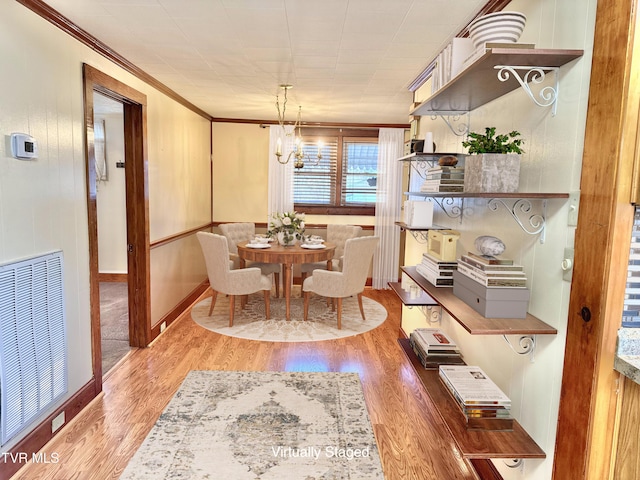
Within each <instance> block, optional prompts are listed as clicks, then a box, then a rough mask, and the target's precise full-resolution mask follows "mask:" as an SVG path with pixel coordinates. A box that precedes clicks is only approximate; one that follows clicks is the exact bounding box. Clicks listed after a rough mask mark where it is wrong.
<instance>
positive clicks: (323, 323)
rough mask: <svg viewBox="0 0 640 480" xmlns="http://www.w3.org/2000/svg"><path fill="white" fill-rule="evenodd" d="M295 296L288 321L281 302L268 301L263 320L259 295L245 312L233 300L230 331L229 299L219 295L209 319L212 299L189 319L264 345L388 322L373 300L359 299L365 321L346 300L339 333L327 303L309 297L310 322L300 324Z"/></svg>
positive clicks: (299, 302) (355, 305) (300, 303)
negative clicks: (268, 311) (261, 341)
mask: <svg viewBox="0 0 640 480" xmlns="http://www.w3.org/2000/svg"><path fill="white" fill-rule="evenodd" d="M296 290H297V292H296V296H295V297H294V298H292V299H291V320H289V321H286V320H285V318H286V316H285V313H286V306H285V302H284V298H273V297H272V298H271V319H270V320H265V317H264V297H263V296H262V294H261V293H258V294H253V295H249V302H248V303H247V305H246V306H245V308H244V309H241V308H240V306H239V303H240V302H239V300H236V311H235V316H234V319H233V327H229V298H228V297H226V296H224V295H218V299H217V301H216V306H215V307H214V309H213V314H212V316H211V317H209V316H208V314H209V307H210V305H211V298H210V297H208V298H205V299H204V300H202V301H201V302H198V303H197V304H196V305H194V307H193V308H192V310H191V318H193V320H194V321H195V322H196V323H197V324H198V325H200V326H202V327H204V328H206V329H209V330H212V331H214V332H216V333H220V334H222V335H228V336H230V337H239V338H246V339H250V340H263V341H267V342H313V341H318V340H332V339H336V338H344V337H350V336H352V335H358V334H360V333H364V332H368V331H369V330H373V329H374V328H376V327H377V326H379V325H381V324H382V323H383V322H384V321H385V320H386V318H387V310H386V309H385V308H384V307H383V306H382V305H380V304H379V303H378V302H376V301H375V300H372V299H370V298H367V297H364V296H363V297H362V305H363V308H364V314H365V318H366V320H364V321H363V320H362V316H361V315H360V309H359V308H358V299H357V298H356V297H350V298H345V299H344V300H343V301H342V329H340V330H338V317H337V316H336V312H334V311H332V309H331V307H327V300H326V298H324V297H320V296H318V295H312V296H311V299H310V301H309V319H308V320H307V321H306V322H305V321H303V320H302V319H303V301H302V298H300V297H299V288H297V289H296Z"/></svg>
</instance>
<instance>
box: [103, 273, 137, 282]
mask: <svg viewBox="0 0 640 480" xmlns="http://www.w3.org/2000/svg"><path fill="white" fill-rule="evenodd" d="M128 279H129V277H128V275H127V274H126V273H99V274H98V281H99V282H123V283H126V282H127V281H128Z"/></svg>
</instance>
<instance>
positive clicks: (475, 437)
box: [398, 338, 546, 460]
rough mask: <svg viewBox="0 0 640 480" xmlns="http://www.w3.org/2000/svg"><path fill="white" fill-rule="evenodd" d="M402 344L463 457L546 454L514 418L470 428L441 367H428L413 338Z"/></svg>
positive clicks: (487, 457) (399, 342) (515, 456)
mask: <svg viewBox="0 0 640 480" xmlns="http://www.w3.org/2000/svg"><path fill="white" fill-rule="evenodd" d="M398 344H399V345H400V348H402V351H403V352H404V354H405V356H406V357H407V359H408V360H409V362H410V363H411V366H412V367H413V370H414V372H415V373H416V375H417V377H418V378H419V380H420V382H421V383H422V385H423V387H424V389H425V392H426V394H427V395H428V396H429V398H430V399H431V402H432V403H433V405H434V406H435V407H436V410H437V411H438V414H439V415H440V417H441V418H442V420H443V422H444V423H445V425H446V426H447V428H448V430H449V433H450V434H451V436H452V437H453V440H454V442H455V443H456V445H457V446H458V449H459V450H460V453H461V455H462V457H463V458H465V459H467V460H471V459H489V458H546V454H545V453H544V451H543V450H542V449H541V448H540V447H539V446H538V444H537V443H536V442H535V441H534V440H533V439H532V438H531V437H530V436H529V434H528V433H527V432H526V431H525V430H524V429H523V428H522V426H521V425H520V424H519V423H518V422H517V421H515V420H514V422H513V423H514V427H513V430H509V431H503V430H467V428H466V425H465V420H464V415H463V414H462V411H461V410H460V408H459V407H458V405H457V403H456V402H455V400H454V399H453V397H452V396H451V394H450V393H449V392H448V391H447V389H446V387H445V386H444V385H443V384H442V382H441V381H440V379H439V377H438V371H437V370H427V369H425V368H424V367H423V366H422V365H421V364H420V361H419V360H418V357H417V356H416V355H415V354H414V353H413V350H412V349H411V345H410V343H409V340H408V339H406V338H399V339H398Z"/></svg>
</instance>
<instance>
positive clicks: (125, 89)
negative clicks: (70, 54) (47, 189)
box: [83, 64, 151, 394]
mask: <svg viewBox="0 0 640 480" xmlns="http://www.w3.org/2000/svg"><path fill="white" fill-rule="evenodd" d="M83 73H84V105H85V127H86V140H87V141H86V144H85V145H86V152H85V158H86V167H87V168H86V171H87V215H88V225H89V272H90V302H91V338H92V340H91V344H92V352H93V354H92V358H93V374H94V385H95V390H96V394H97V393H98V392H100V391H101V390H102V377H103V368H102V360H103V355H102V327H101V322H100V320H101V315H100V290H101V289H100V282H101V281H103V280H105V276H101V271H100V256H101V253H102V256H103V257H104V256H105V252H109V251H111V250H113V252H116V255H115V256H116V257H117V256H118V255H117V253H118V251H120V253H124V257H120V260H119V262H120V263H119V265H120V266H118V267H115V268H117V269H119V270H121V271H122V272H117V271H116V272H113V274H114V275H115V277H110V276H106V279H107V280H109V279H110V280H113V279H114V278H115V279H118V280H125V282H121V283H126V294H127V300H126V305H127V311H128V315H127V317H128V319H129V320H128V322H127V323H128V325H127V329H128V340H129V345H130V346H132V347H145V346H147V345H148V344H149V342H150V341H151V306H150V301H149V296H150V287H149V272H150V261H149V257H150V255H149V221H148V204H147V198H148V194H147V174H146V172H147V169H146V163H147V162H146V139H145V134H146V96H145V95H143V94H142V93H140V92H138V91H136V90H134V89H133V88H131V87H129V86H127V85H125V84H123V83H121V82H119V81H118V80H116V79H114V78H112V77H109V76H108V75H105V74H104V73H102V72H100V71H99V70H96V69H95V68H93V67H91V66H89V65H86V64H85V65H84V66H83ZM103 97H104V98H106V100H105V102H107V101H110V102H108V104H109V105H114V106H116V107H117V108H118V109H120V111H121V113H122V123H121V126H122V132H123V139H122V143H123V148H122V150H121V151H122V153H123V158H122V161H121V162H119V163H120V164H121V167H122V170H123V171H124V175H121V176H123V177H124V212H123V214H124V216H125V219H124V226H121V227H120V230H123V231H124V232H126V234H125V233H121V234H120V235H119V237H118V238H119V240H111V241H113V243H114V244H115V245H109V244H104V245H103V244H100V245H99V235H98V231H99V229H100V230H101V231H103V230H104V231H110V230H112V228H111V227H112V226H113V227H114V228H113V230H117V228H115V225H117V224H118V222H121V221H122V218H115V220H114V223H113V225H112V219H110V218H109V216H107V217H102V220H100V217H99V209H98V195H99V190H100V188H101V187H102V189H103V192H104V190H106V187H105V183H106V181H105V178H106V179H107V181H108V179H109V178H110V174H113V175H116V172H117V171H118V170H119V169H120V167H118V166H116V168H115V169H112V171H111V172H110V171H109V170H108V169H109V165H108V164H107V165H106V167H105V165H104V164H103V163H101V158H102V157H101V153H102V152H101V151H100V150H99V149H100V147H101V143H100V142H101V138H100V130H101V127H102V125H97V124H96V120H99V116H98V117H96V116H95V112H96V107H97V108H98V110H99V108H100V107H99V106H98V105H97V102H101V101H102V100H103ZM113 102H115V103H113ZM96 134H97V136H96ZM96 139H97V141H96ZM97 148H98V154H97V155H96V149H97ZM105 168H106V170H105ZM120 173H122V172H120ZM113 178H115V177H113ZM120 195H121V194H120ZM103 203H106V202H103ZM114 203H115V202H114ZM116 216H118V214H114V217H116ZM111 233H113V232H111ZM123 238H126V240H125V241H124V245H123V248H121V249H119V247H118V245H117V244H118V243H122V241H123V240H122V239H123ZM106 241H107V240H105V242H106ZM112 247H113V248H112ZM122 251H124V252H122ZM113 252H112V253H113ZM111 260H112V261H114V262H116V263H114V264H117V261H115V260H113V259H111ZM103 290H104V289H103Z"/></svg>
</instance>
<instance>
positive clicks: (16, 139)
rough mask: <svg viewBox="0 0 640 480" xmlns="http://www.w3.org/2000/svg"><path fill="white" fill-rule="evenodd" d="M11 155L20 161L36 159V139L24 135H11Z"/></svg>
mask: <svg viewBox="0 0 640 480" xmlns="http://www.w3.org/2000/svg"><path fill="white" fill-rule="evenodd" d="M11 155H13V156H14V157H15V158H20V159H22V160H26V159H31V158H38V144H37V142H36V139H35V138H33V137H31V136H29V135H27V134H26V133H12V134H11Z"/></svg>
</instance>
